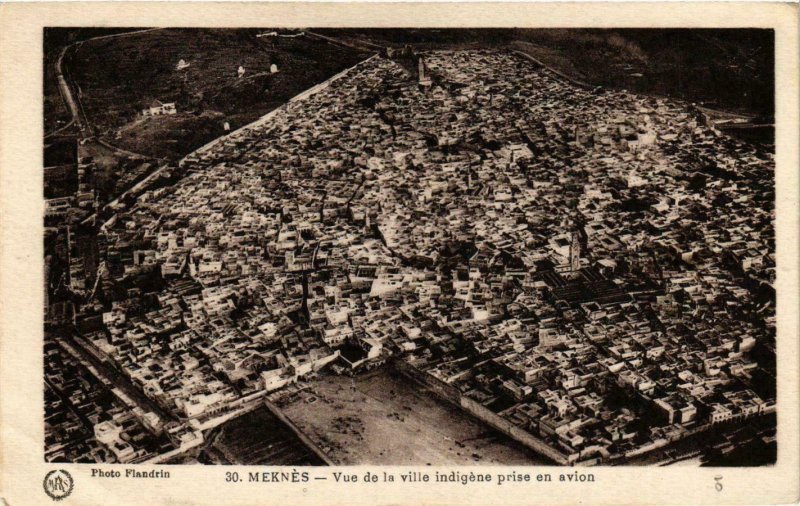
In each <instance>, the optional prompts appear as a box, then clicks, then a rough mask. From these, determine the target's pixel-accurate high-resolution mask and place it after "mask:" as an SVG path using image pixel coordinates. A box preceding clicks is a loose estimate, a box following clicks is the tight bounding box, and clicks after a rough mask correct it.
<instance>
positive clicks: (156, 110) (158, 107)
mask: <svg viewBox="0 0 800 506" xmlns="http://www.w3.org/2000/svg"><path fill="white" fill-rule="evenodd" d="M176 112H178V110H177V109H176V108H175V102H167V103H162V102H161V101H159V100H153V103H152V104H150V107H148V108H147V109H142V116H144V117H147V116H163V115H165V114H175V113H176Z"/></svg>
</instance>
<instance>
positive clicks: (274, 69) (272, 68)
mask: <svg viewBox="0 0 800 506" xmlns="http://www.w3.org/2000/svg"><path fill="white" fill-rule="evenodd" d="M269 71H270V73H271V74H277V73H278V66H277V65H275V64H274V63H273V64H272V65H270V66H269Z"/></svg>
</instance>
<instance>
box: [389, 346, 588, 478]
mask: <svg viewBox="0 0 800 506" xmlns="http://www.w3.org/2000/svg"><path fill="white" fill-rule="evenodd" d="M392 364H393V367H394V368H395V370H397V371H398V372H400V373H401V374H403V375H405V376H407V377H409V378H410V379H412V380H414V381H416V382H417V383H420V384H422V385H423V386H425V387H428V388H429V389H430V390H431V391H432V392H433V393H434V394H436V395H437V396H438V397H440V398H442V399H444V400H446V401H448V402H449V403H451V404H453V405H455V406H457V407H459V408H461V409H463V410H464V411H466V412H467V413H469V414H470V415H472V416H473V417H475V418H477V419H478V420H480V421H482V422H484V423H485V424H487V425H489V426H490V427H492V428H494V429H495V430H497V431H499V432H502V433H503V434H505V435H506V436H508V437H510V438H511V439H513V440H515V441H517V442H518V443H520V444H522V445H524V446H525V447H526V448H529V449H530V450H532V451H534V452H536V453H537V454H539V455H543V456H545V457H547V458H548V459H550V460H552V461H553V462H555V463H557V464H561V465H568V464H573V463H574V462H573V461H570V460H569V459H567V457H566V456H564V455H563V454H562V453H561V452H559V451H557V450H556V449H555V448H553V447H551V446H550V445H548V444H546V443H545V442H544V441H542V440H540V439H538V438H536V437H534V436H533V435H531V434H530V433H528V432H526V431H524V430H522V429H520V428H519V427H516V426H515V425H513V424H512V423H511V422H509V421H507V420H505V419H503V418H502V417H500V416H498V415H497V414H495V413H493V412H492V411H490V410H489V409H487V408H485V407H484V406H482V405H481V404H480V403H477V402H475V401H474V400H472V399H470V398H468V397H466V396H464V395H462V394H461V392H459V391H458V389H457V388H455V387H454V386H452V385H448V384H446V383H444V382H443V381H441V380H439V379H437V378H435V377H433V376H431V375H430V374H427V373H425V372H423V371H420V370H419V369H417V368H416V367H414V366H413V365H411V364H409V363H407V362H404V361H402V360H394V361H393V362H392Z"/></svg>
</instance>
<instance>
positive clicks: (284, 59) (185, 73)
mask: <svg viewBox="0 0 800 506" xmlns="http://www.w3.org/2000/svg"><path fill="white" fill-rule="evenodd" d="M269 31H270V30H266V29H264V30H251V29H228V30H224V29H163V30H155V31H148V32H142V33H134V34H130V35H125V36H122V37H116V38H108V39H95V40H89V41H86V42H83V43H81V44H79V45H78V46H77V47H76V48H75V51H74V54H73V55H72V57H71V58H70V59H69V62H70V68H69V72H70V74H71V76H72V78H73V80H74V82H75V84H76V86H77V88H78V89H79V90H80V91H79V96H80V100H81V103H82V105H83V109H84V111H85V113H86V116H87V117H88V119H89V122H90V123H91V124H92V126H93V127H94V129H95V131H96V133H97V134H98V135H99V136H101V137H102V138H104V139H106V140H107V141H108V142H111V143H113V144H114V145H115V146H117V147H120V148H123V149H127V150H130V151H133V152H137V153H142V154H145V155H148V156H154V157H164V158H169V159H176V158H179V157H181V156H183V155H185V154H186V153H188V152H190V151H191V150H192V149H194V148H197V147H199V146H201V145H203V144H205V143H206V142H208V141H209V140H211V139H214V138H216V137H218V136H220V135H222V134H224V133H225V130H224V125H225V123H226V122H227V123H228V125H229V127H230V128H231V129H235V128H237V127H239V126H241V125H244V124H246V123H249V122H251V121H253V120H255V119H257V118H258V117H260V116H262V115H264V114H266V113H267V112H269V111H270V110H272V109H274V108H276V107H278V106H280V105H281V104H283V103H285V102H286V101H287V100H288V99H289V98H291V97H292V96H294V95H296V94H297V93H299V92H301V91H303V90H305V89H307V88H309V87H311V86H313V85H314V84H316V83H318V82H320V81H323V80H325V79H327V78H328V77H330V76H332V75H333V74H335V73H337V72H339V71H341V70H343V69H345V68H347V67H349V66H351V65H354V64H355V63H357V62H358V61H360V60H362V59H364V58H366V57H367V56H368V55H367V54H366V53H359V52H358V51H355V50H352V49H345V48H341V47H339V46H334V45H331V44H327V43H324V42H321V41H317V40H311V39H308V38H306V37H275V36H273V37H260V38H259V37H256V35H257V34H259V33H263V32H269ZM286 35H291V34H286ZM181 60H183V61H184V63H185V65H184V66H183V68H180V69H179V68H178V63H179V62H180V61H181ZM273 64H274V65H276V66H277V70H278V72H277V73H272V72H271V66H272V65H273ZM240 66H241V67H243V69H244V75H243V76H242V77H239V75H238V72H237V71H238V69H239V67H240ZM155 101H160V102H162V103H167V102H174V103H175V105H176V109H177V114H174V115H169V116H155V117H146V118H145V117H142V115H141V111H142V109H145V108H148V107H150V106H151V105H152V104H153V103H154V102H155Z"/></svg>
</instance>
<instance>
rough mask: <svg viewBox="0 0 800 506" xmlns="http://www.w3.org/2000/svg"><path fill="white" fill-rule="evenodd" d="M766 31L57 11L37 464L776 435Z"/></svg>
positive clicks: (51, 51)
mask: <svg viewBox="0 0 800 506" xmlns="http://www.w3.org/2000/svg"><path fill="white" fill-rule="evenodd" d="M612 32H613V33H612ZM656 36H658V37H659V38H661V40H662V43H661V45H659V43H657V42H654V40H657V39H656ZM667 40H669V41H670V42H669V46H670V47H671V48H673V50H674V51H675V52H676V54H677V53H678V52H680V51H692V49H686V48H687V47H688V48H692V47H694V46H693V44H695V45H696V44H703V43H709V44H710V42H709V41H711V42H713V43H714V47H715V48H717V54H714V55H711V54H710V53H711V52H710V51H709V52H708V53H709V54H707V55H704V56H702V57H700V56H697V55H694V54H693V56H692V57H691V58H698V59H703V58H707V59H708V61H703V62H702V66H703V67H704V68H712V69H718V70H715V71H714V72H715V74H714V78H713V80H712V81H713V82H712V84H709V85H708V86H709V87H710V91H709V90H708V89H703V88H701V87H700V86H701V85H699V84H698V83H697V82H694V81H693V79H694V78H693V77H692V76H691V75H690V74H691V70H690V69H688V65H689V63H686V65H685V66H682V67H681V69H682V70H680V69H679V71H676V70H675V67H674V66H675V65H678V66H680V65H679V63H680V62H688V61H689V59H681V58H684V56H682V55H678V56H675V55H667V54H666V53H665V54H660V53H659V51H661V49H660V48H662V47H663V46H664V44H667V43H666V42H663V41H667ZM771 43H772V39H771V32H769V31H765V30H708V31H706V30H682V31H669V30H630V31H626V30H614V31H605V30H560V31H552V30H551V31H547V30H543V31H537V30H530V31H514V30H506V31H491V32H487V31H481V30H463V31H462V30H452V31H448V30H435V31H426V30H401V29H397V30H389V31H385V30H366V29H364V30H355V29H354V30H283V29H262V30H200V29H190V30H189V29H187V30H178V29H160V30H159V29H114V30H108V31H104V30H99V29H48V30H46V31H45V61H44V67H45V68H44V75H45V88H44V102H45V104H44V105H45V117H44V123H45V168H44V171H45V178H44V180H45V188H44V196H45V199H46V206H45V216H44V220H45V237H44V241H45V259H44V267H45V287H44V291H45V307H44V325H45V340H44V349H43V352H44V371H43V372H44V378H45V392H44V408H45V420H44V424H45V441H44V457H45V460H47V461H49V462H87V463H124V464H132V463H163V464H179V463H202V464H231V463H236V464H265V465H349V464H417V465H425V464H430V465H441V464H464V465H468V464H478V463H480V464H512V463H513V464H526V463H527V464H551V465H664V464H673V463H682V464H693V465H734V466H744V465H768V464H772V463H774V462H775V458H776V452H777V444H776V402H775V399H776V365H775V364H776V362H775V341H776V321H775V290H774V283H775V275H776V263H775V235H774V218H775V188H774V184H775V175H774V169H775V162H774V142H773V140H772V126H771V123H772V117H771V115H772V107H773V103H772V102H771V100H772V98H771V96H772V92H773V89H772V83H771V79H772V77H771V75H765V74H764V72H765V70H764V69H766V68H768V69H770V72H771V66H770V65H771V62H772V58H773V55H772V49H771V47H770V46H769V44H771ZM582 45H586V47H591V48H594V49H597V50H598V51H603V55H604V56H603V57H604V58H607V62H609V63H607V64H606V65H605V67H606V68H603V69H597V70H593V69H595V68H596V67H601V66H604V65H603V63H598V62H596V61H595V62H591V61H583V60H581V59H580V58H581V57H580V56H572V55H573V54H574V53H575V51H577V50H576V49H575V48H581V47H583V46H582ZM155 47H158V54H157V55H156V56H154V54H155V52H154V51H155V50H154V48H155ZM248 48H249V49H248ZM598 48H599V49H598ZM594 49H593V50H594ZM664 51H666V49H665V50H664ZM695 51H697V52H702V51H701V48H697V49H695ZM554 55H555V56H554ZM685 58H688V57H685ZM712 60H713V61H712ZM722 60H724V61H722ZM692 61H693V60H692ZM720 61H722V62H721V63H720ZM675 62H679V63H678V64H676V63H675ZM668 64H669V65H671V66H670V67H667V65H668ZM698 65H700V63H698ZM148 72H152V75H151V74H147V73H148ZM595 72H596V73H595ZM676 72H677V73H676ZM137 74H141V75H147V76H149V77H148V78H147V82H151V83H152V85H150V86H146V85H139V86H137V84H136V81H133V80H131V79H133V78H129V77H126V76H134V75H137ZM675 75H679V78H676V79H675V80H670V78H669V76H675ZM731 76H734V77H731ZM742 76H745V77H742ZM143 82H144V81H143ZM708 82H710V81H709V80H708V79H707V80H706V83H708ZM665 83H667V84H666V85H665ZM669 83H674V89H675V92H674V93H673V94H669V93H665V87H667V88H668V87H669ZM723 83H724V84H723ZM765 83H767V84H765ZM716 87H720V88H722V87H724V88H725V90H724V91H723V92H720V96H719V97H717V98H716V100H714V99H713V90H714V89H716ZM737 90H739V91H738V93H737Z"/></svg>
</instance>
